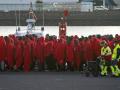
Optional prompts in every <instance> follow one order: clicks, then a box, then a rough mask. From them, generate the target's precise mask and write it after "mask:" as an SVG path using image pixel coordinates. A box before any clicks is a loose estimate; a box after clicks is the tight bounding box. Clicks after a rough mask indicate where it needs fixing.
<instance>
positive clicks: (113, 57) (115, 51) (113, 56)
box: [112, 44, 120, 60]
mask: <svg viewBox="0 0 120 90" xmlns="http://www.w3.org/2000/svg"><path fill="white" fill-rule="evenodd" d="M118 48H120V45H119V44H117V45H116V46H115V48H114V49H113V54H112V60H115V59H117V54H118V53H117V50H118ZM118 58H120V56H119V57H118Z"/></svg>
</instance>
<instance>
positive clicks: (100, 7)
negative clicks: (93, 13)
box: [94, 6, 109, 10]
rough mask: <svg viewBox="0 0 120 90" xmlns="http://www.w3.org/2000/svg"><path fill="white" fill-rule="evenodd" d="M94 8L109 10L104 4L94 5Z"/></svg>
mask: <svg viewBox="0 0 120 90" xmlns="http://www.w3.org/2000/svg"><path fill="white" fill-rule="evenodd" d="M94 10H109V9H108V8H106V7H104V6H94Z"/></svg>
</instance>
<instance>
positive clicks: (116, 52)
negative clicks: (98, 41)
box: [112, 40, 120, 76]
mask: <svg viewBox="0 0 120 90" xmlns="http://www.w3.org/2000/svg"><path fill="white" fill-rule="evenodd" d="M119 60H120V44H119V41H118V40H116V41H115V42H114V49H113V54H112V66H113V68H112V72H114V75H115V76H120V69H119V68H118V65H117V63H118V62H119Z"/></svg>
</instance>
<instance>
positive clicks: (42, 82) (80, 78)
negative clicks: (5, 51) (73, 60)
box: [0, 72, 120, 90]
mask: <svg viewBox="0 0 120 90" xmlns="http://www.w3.org/2000/svg"><path fill="white" fill-rule="evenodd" d="M0 90H120V78H113V77H92V76H90V77H85V76H84V75H82V74H80V73H79V72H30V73H24V72H0Z"/></svg>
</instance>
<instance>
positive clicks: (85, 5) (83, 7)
mask: <svg viewBox="0 0 120 90" xmlns="http://www.w3.org/2000/svg"><path fill="white" fill-rule="evenodd" d="M80 11H81V12H93V0H81V1H80Z"/></svg>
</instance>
